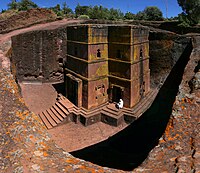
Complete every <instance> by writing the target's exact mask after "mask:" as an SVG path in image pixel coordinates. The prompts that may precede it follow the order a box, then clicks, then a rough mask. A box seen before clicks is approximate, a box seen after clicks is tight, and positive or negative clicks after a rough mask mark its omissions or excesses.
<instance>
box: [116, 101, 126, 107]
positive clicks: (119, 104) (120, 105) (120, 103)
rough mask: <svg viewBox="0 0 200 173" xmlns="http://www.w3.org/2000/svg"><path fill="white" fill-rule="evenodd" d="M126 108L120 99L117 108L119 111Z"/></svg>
mask: <svg viewBox="0 0 200 173" xmlns="http://www.w3.org/2000/svg"><path fill="white" fill-rule="evenodd" d="M123 106H124V101H123V100H122V99H119V103H117V104H116V107H117V108H118V109H122V108H123Z"/></svg>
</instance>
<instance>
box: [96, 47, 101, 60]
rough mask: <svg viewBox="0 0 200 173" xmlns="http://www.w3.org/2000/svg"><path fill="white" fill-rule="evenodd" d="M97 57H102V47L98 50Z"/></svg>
mask: <svg viewBox="0 0 200 173" xmlns="http://www.w3.org/2000/svg"><path fill="white" fill-rule="evenodd" d="M97 57H98V58H101V50H100V49H98V50H97Z"/></svg>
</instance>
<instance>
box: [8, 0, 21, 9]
mask: <svg viewBox="0 0 200 173" xmlns="http://www.w3.org/2000/svg"><path fill="white" fill-rule="evenodd" d="M18 6H19V3H18V2H17V1H16V0H12V1H11V2H10V3H8V9H9V10H17V9H18Z"/></svg>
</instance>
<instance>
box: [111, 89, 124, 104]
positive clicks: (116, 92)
mask: <svg viewBox="0 0 200 173" xmlns="http://www.w3.org/2000/svg"><path fill="white" fill-rule="evenodd" d="M122 97H123V90H122V88H121V87H120V86H113V88H112V102H117V103H118V102H119V99H123V98H122Z"/></svg>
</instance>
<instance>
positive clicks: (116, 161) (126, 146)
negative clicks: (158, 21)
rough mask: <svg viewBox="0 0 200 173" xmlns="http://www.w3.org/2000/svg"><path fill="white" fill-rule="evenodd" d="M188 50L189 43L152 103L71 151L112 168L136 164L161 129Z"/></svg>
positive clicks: (150, 147)
mask: <svg viewBox="0 0 200 173" xmlns="http://www.w3.org/2000/svg"><path fill="white" fill-rule="evenodd" d="M191 51H192V45H191V44H189V45H188V46H187V47H186V49H185V50H184V52H183V53H182V56H181V57H180V58H179V60H178V62H177V63H176V65H175V66H174V67H173V69H172V70H171V72H170V74H169V76H168V77H167V79H166V81H165V83H164V84H163V86H162V87H161V88H160V91H159V93H158V95H157V97H156V99H155V100H154V102H153V104H152V106H151V107H150V108H149V109H148V110H147V111H146V112H145V113H144V114H143V116H141V118H139V119H138V120H137V121H135V122H133V123H132V124H131V125H130V126H128V127H127V128H126V129H124V130H123V131H121V132H119V133H117V134H116V135H114V136H112V137H111V138H109V139H107V140H106V141H103V142H101V143H98V144H95V145H92V146H89V147H87V148H84V149H82V150H78V151H74V152H71V154H72V155H73V156H75V157H77V158H81V159H84V160H86V161H90V162H92V163H95V164H98V165H100V166H106V167H110V168H115V169H121V170H126V171H131V170H133V169H134V168H136V167H138V166H139V165H140V164H141V163H142V162H143V161H144V160H145V159H146V158H147V156H148V154H149V152H150V151H151V150H152V149H153V148H154V147H155V146H156V145H157V144H158V141H159V138H160V137H161V136H162V134H163V133H164V131H165V128H166V126H167V123H168V121H169V118H170V115H171V113H172V107H173V103H174V101H175V98H176V95H177V92H178V88H179V85H180V83H181V80H182V76H183V72H184V68H185V66H186V64H187V62H188V60H189V57H190V54H191Z"/></svg>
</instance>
